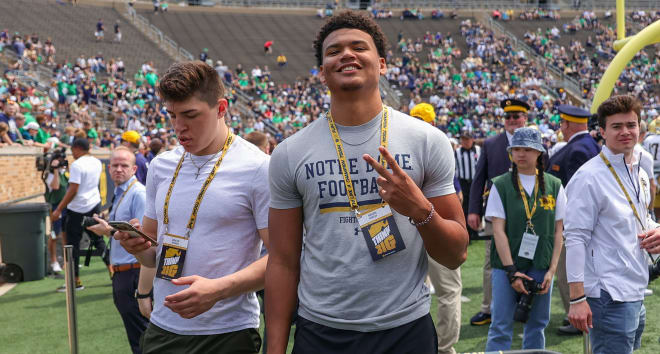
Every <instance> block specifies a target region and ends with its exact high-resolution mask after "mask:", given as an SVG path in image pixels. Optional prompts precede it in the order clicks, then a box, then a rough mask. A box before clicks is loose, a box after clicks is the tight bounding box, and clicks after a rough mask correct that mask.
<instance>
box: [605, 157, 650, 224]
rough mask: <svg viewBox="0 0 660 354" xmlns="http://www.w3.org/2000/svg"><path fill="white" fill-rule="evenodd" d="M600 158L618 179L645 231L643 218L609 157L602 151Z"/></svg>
mask: <svg viewBox="0 0 660 354" xmlns="http://www.w3.org/2000/svg"><path fill="white" fill-rule="evenodd" d="M600 158H601V159H603V162H605V165H607V168H609V169H610V172H612V176H614V179H616V182H617V183H618V184H619V187H620V188H621V190H622V191H623V194H625V195H626V199H628V204H630V207H631V208H632V211H633V214H635V217H636V218H637V221H639V224H640V225H641V226H642V229H644V223H642V218H640V217H639V214H638V213H637V208H635V203H633V201H632V198H630V195H629V194H628V191H626V188H625V187H624V186H623V183H621V179H620V178H619V175H617V174H616V171H615V170H614V167H612V164H611V163H610V160H608V159H607V157H605V154H603V152H602V151H601V152H600ZM626 168H627V167H626Z"/></svg>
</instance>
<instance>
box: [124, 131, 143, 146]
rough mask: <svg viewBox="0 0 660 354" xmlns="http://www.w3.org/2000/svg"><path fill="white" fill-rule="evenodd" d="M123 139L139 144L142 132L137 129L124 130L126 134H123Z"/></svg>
mask: <svg viewBox="0 0 660 354" xmlns="http://www.w3.org/2000/svg"><path fill="white" fill-rule="evenodd" d="M121 139H122V140H126V141H128V142H129V143H133V144H139V143H140V133H138V132H136V131H135V130H129V131H126V132H124V134H122V135H121Z"/></svg>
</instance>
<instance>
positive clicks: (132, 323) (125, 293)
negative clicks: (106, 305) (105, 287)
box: [112, 268, 149, 354]
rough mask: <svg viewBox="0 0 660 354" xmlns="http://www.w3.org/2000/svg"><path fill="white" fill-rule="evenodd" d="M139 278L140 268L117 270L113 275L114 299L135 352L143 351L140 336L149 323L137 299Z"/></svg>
mask: <svg viewBox="0 0 660 354" xmlns="http://www.w3.org/2000/svg"><path fill="white" fill-rule="evenodd" d="M139 278H140V269H139V268H136V269H129V270H127V271H124V272H117V273H115V275H114V276H113V277H112V299H113V300H114V302H115V307H116V308H117V310H118V311H119V315H121V319H122V321H124V328H125V329H126V335H127V336H128V343H129V344H130V345H131V350H132V351H133V354H141V353H142V351H141V350H140V337H142V333H144V331H145V330H146V329H147V325H148V324H149V320H148V319H147V318H146V317H144V316H142V314H141V313H140V308H139V307H138V303H137V299H135V290H136V289H137V285H138V279H139Z"/></svg>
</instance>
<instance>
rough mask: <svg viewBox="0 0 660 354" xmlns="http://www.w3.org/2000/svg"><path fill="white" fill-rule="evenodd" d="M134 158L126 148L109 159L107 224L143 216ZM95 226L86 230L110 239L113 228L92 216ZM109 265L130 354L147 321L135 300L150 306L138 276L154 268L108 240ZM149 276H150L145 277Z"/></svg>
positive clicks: (141, 189) (147, 287)
mask: <svg viewBox="0 0 660 354" xmlns="http://www.w3.org/2000/svg"><path fill="white" fill-rule="evenodd" d="M136 170H137V166H136V165H135V155H134V154H133V152H131V151H130V150H129V149H128V148H126V147H124V146H120V147H118V148H116V149H115V150H114V151H113V152H112V156H111V157H110V178H112V182H113V183H114V184H115V192H114V195H113V197H112V206H111V207H110V210H109V212H108V220H109V221H122V220H131V219H141V218H142V217H143V216H144V206H145V203H146V191H145V188H144V185H143V184H142V183H140V182H139V181H138V180H137V178H136V177H135V171H136ZM94 219H95V220H96V221H97V222H98V224H96V225H93V226H89V227H87V230H89V231H92V232H94V233H95V234H97V235H106V236H112V234H113V233H114V232H115V229H114V228H113V227H111V226H110V225H108V223H107V222H106V221H105V220H103V219H101V218H99V217H97V216H94ZM110 264H111V267H112V271H113V276H112V297H113V299H114V302H115V307H117V310H118V311H119V314H120V315H121V318H122V320H123V321H124V327H125V328H126V335H127V336H128V342H129V344H130V346H131V350H132V351H133V354H139V353H142V352H141V351H140V337H141V336H142V333H144V330H145V329H146V328H147V324H148V323H149V320H148V319H147V318H146V317H145V316H143V315H142V314H141V313H140V309H139V307H138V301H142V302H147V305H148V306H151V284H150V283H148V282H147V284H140V285H141V287H140V286H139V285H138V279H139V277H140V273H143V274H142V276H143V277H144V278H145V279H153V274H154V272H155V269H154V268H147V267H144V268H141V267H140V263H138V261H137V259H135V257H134V256H133V255H132V254H130V253H128V252H126V250H125V249H124V248H123V247H122V246H121V245H120V244H119V241H117V240H114V239H112V238H110ZM149 275H150V276H149Z"/></svg>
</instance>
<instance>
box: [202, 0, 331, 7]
mask: <svg viewBox="0 0 660 354" xmlns="http://www.w3.org/2000/svg"><path fill="white" fill-rule="evenodd" d="M330 2H331V1H328V0H303V1H301V0H217V1H215V3H216V4H218V5H221V6H233V7H293V8H325V5H326V4H328V3H330Z"/></svg>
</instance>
